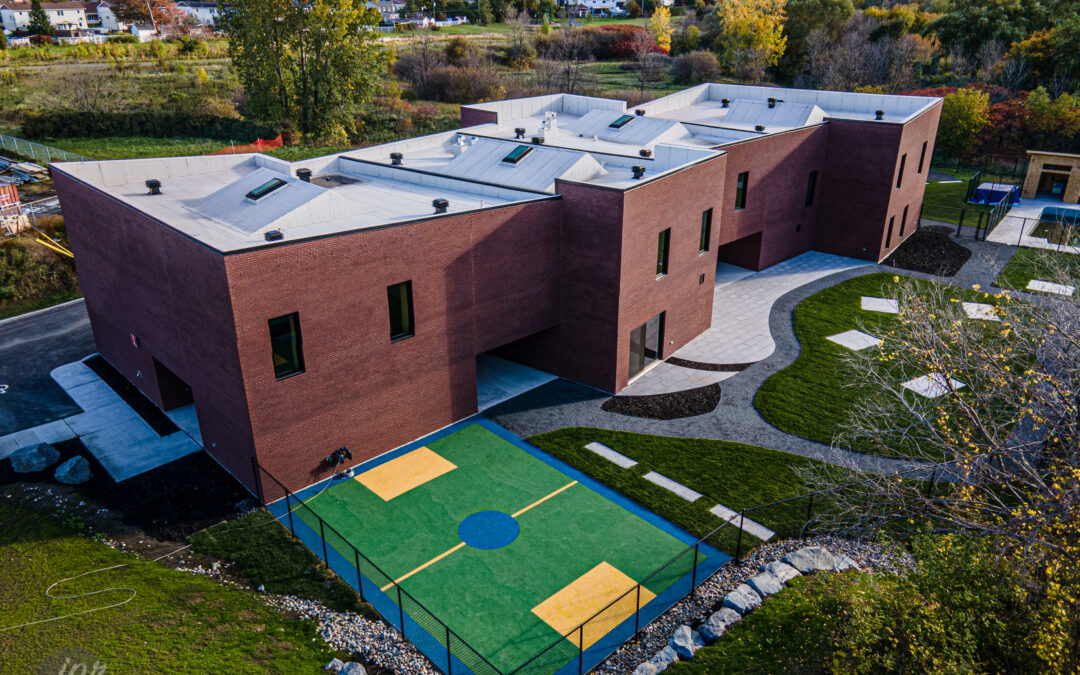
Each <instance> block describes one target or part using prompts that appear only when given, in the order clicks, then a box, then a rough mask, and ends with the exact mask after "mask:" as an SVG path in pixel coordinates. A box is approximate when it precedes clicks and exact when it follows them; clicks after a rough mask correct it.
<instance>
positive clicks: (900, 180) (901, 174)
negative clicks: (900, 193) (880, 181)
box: [896, 152, 907, 190]
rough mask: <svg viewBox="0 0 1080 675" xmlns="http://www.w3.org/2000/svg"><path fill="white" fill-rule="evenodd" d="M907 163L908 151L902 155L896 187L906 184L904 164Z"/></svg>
mask: <svg viewBox="0 0 1080 675" xmlns="http://www.w3.org/2000/svg"><path fill="white" fill-rule="evenodd" d="M906 164H907V153H906V152H905V153H904V154H902V155H900V169H899V171H897V172H896V189H897V190H899V189H900V186H901V185H903V184H904V166H905V165H906Z"/></svg>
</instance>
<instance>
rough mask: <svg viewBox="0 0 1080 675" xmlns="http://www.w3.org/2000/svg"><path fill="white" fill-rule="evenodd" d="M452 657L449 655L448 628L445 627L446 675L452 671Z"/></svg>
mask: <svg viewBox="0 0 1080 675" xmlns="http://www.w3.org/2000/svg"><path fill="white" fill-rule="evenodd" d="M453 661H454V656H453V654H451V653H450V626H447V627H446V675H450V674H451V672H453V670H454V663H453Z"/></svg>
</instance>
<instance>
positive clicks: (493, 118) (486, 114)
mask: <svg viewBox="0 0 1080 675" xmlns="http://www.w3.org/2000/svg"><path fill="white" fill-rule="evenodd" d="M498 121H499V114H498V113H496V112H492V111H490V110H476V109H475V108H470V107H468V106H461V126H463V127H473V126H476V125H478V124H492V123H497V122H498Z"/></svg>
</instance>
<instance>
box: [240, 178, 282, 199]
mask: <svg viewBox="0 0 1080 675" xmlns="http://www.w3.org/2000/svg"><path fill="white" fill-rule="evenodd" d="M285 184H286V183H285V181H283V180H281V179H280V178H271V179H270V180H268V181H266V182H265V183H263V184H262V185H260V186H259V187H257V188H255V189H254V190H252V191H251V192H249V193H247V194H246V195H244V198H245V199H247V200H248V201H249V202H257V201H259V200H260V199H262V198H263V197H265V196H266V195H268V194H270V193H271V192H273V191H274V190H276V189H278V188H279V187H281V186H282V185H285Z"/></svg>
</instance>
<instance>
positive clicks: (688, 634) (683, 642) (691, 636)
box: [668, 625, 705, 660]
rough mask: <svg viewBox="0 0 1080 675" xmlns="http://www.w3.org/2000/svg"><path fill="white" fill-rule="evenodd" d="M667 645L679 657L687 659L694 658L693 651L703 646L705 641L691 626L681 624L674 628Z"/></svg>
mask: <svg viewBox="0 0 1080 675" xmlns="http://www.w3.org/2000/svg"><path fill="white" fill-rule="evenodd" d="M668 646H669V647H671V648H672V649H674V650H675V653H676V654H678V655H679V658H680V659H684V660H688V659H692V658H694V652H696V651H697V650H699V649H701V648H702V647H704V646H705V643H704V642H702V641H701V636H700V635H698V634H697V633H696V632H694V629H693V628H691V627H690V626H686V625H683V626H679V627H678V628H676V629H675V634H674V635H672V636H671V640H669V641H668Z"/></svg>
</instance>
